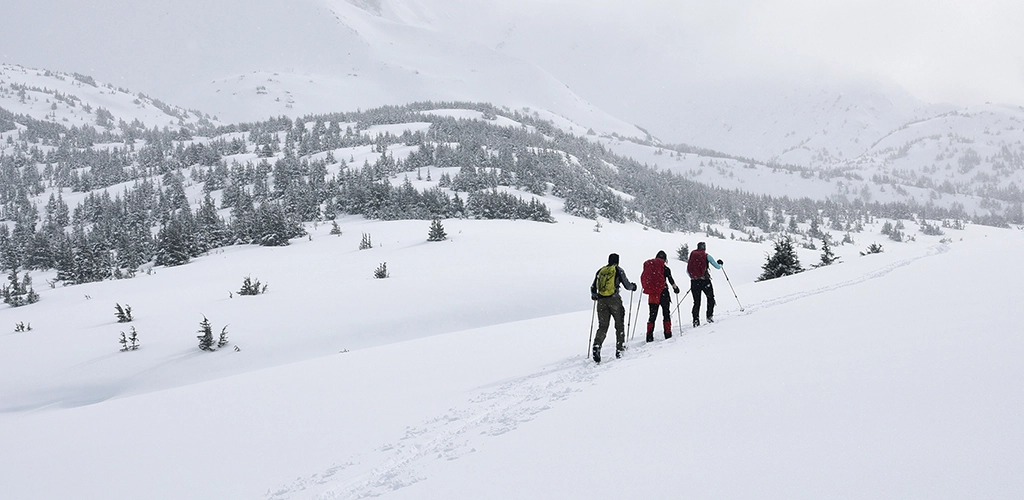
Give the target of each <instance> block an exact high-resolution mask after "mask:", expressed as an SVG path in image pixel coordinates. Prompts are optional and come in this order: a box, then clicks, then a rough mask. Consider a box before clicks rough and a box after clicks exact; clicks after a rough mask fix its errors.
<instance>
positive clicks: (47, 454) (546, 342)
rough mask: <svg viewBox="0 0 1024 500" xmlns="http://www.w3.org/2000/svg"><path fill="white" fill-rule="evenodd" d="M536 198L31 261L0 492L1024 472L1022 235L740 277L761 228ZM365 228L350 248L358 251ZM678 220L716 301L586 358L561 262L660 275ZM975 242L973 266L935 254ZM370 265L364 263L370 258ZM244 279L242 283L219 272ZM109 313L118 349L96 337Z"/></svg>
mask: <svg viewBox="0 0 1024 500" xmlns="http://www.w3.org/2000/svg"><path fill="white" fill-rule="evenodd" d="M556 216H557V217H558V219H559V221H560V222H559V223H558V224H554V225H551V224H540V223H534V222H525V221H519V222H510V221H469V220H446V221H444V224H445V229H446V230H447V232H448V234H449V236H450V238H449V240H447V241H443V242H436V243H428V242H426V241H425V239H426V234H427V224H426V223H425V222H415V221H395V222H372V221H366V220H363V219H361V218H346V219H343V220H341V222H340V226H341V228H342V230H343V233H342V235H340V236H335V235H332V234H329V233H330V231H329V229H330V228H329V227H328V226H325V225H321V226H319V227H316V228H314V227H311V228H310V230H311V235H310V237H308V238H302V239H297V240H295V241H293V244H292V245H290V246H288V247H281V248H261V247H251V246H243V247H233V248H229V249H227V250H225V251H223V252H215V253H213V254H212V255H209V256H206V257H202V258H199V259H196V260H194V261H193V262H192V263H190V264H188V265H184V266H180V267H175V268H158V269H156V271H155V272H154V273H152V274H149V275H141V276H139V277H138V278H136V279H132V280H121V281H107V282H101V283H92V284H86V285H79V286H73V287H66V288H56V289H49V288H48V287H46V286H45V285H44V283H45V282H46V281H45V276H38V277H37V280H36V283H37V289H38V291H39V294H40V296H41V300H40V301H39V302H38V303H36V304H32V305H28V306H24V307H21V308H2V309H0V325H8V328H10V327H13V326H14V325H17V324H28V325H29V326H30V328H31V330H28V331H21V332H12V331H11V330H8V332H7V333H4V334H2V335H0V356H2V359H0V370H2V373H0V402H2V409H0V424H2V425H0V443H2V444H3V446H2V447H0V449H3V452H0V496H3V497H5V498H19V499H43V498H62V497H75V498H81V499H93V498H95V499H101V498H102V499H106V498H143V497H144V498H153V499H160V498H184V497H188V498H196V499H205V498H210V499H213V498H216V499H228V498H231V499H234V498H239V499H244V498H253V499H255V498H266V499H307V498H309V499H313V498H366V497H369V496H382V497H384V498H418V499H421V498H481V497H487V498H510V499H511V498H538V497H548V496H550V497H556V498H575V497H580V496H583V497H587V498H622V497H623V496H633V497H639V498H658V497H675V496H686V497H712V496H713V497H718V498H751V497H773V498H781V497H785V498H821V497H829V496H839V497H858V498H860V497H901V498H963V497H965V496H974V495H977V496H981V497H989V498H993V497H999V498H1012V497H1016V496H1019V495H1020V494H1021V493H1024V483H1022V482H1021V479H1020V477H1019V475H1018V474H1016V470H1018V469H1019V468H1020V467H1021V466H1022V465H1024V455H1022V454H1021V451H1020V450H1021V449H1022V446H1021V445H1022V443H1021V440H1020V436H1019V433H1017V432H1016V429H1017V428H1018V427H1019V424H1020V422H1019V418H1018V416H1019V415H1020V413H1021V411H1022V409H1024V401H1022V400H1021V398H1020V395H1019V393H1018V392H1019V391H1016V389H1015V385H1014V383H1015V382H1014V381H1017V380H1020V378H1021V376H1022V375H1024V373H1022V372H1021V366H1020V363H1018V362H1017V360H1019V358H1020V357H1021V355H1024V344H1022V343H1021V341H1020V336H1019V335H1017V334H1016V331H1017V328H1016V317H1015V316H1014V314H1013V311H1015V310H1016V309H1015V305H1014V301H1015V300H1016V294H1015V293H1014V290H1015V287H1016V284H1017V283H1019V282H1020V280H1022V279H1024V268H1022V267H1021V266H1020V264H1019V259H1014V258H1012V257H1011V256H1012V255H1015V254H1016V252H1017V250H1018V249H1019V248H1020V246H1021V244H1022V240H1021V239H1022V233H1021V232H1020V231H1017V230H1004V229H994V228H986V227H977V226H969V227H968V228H967V229H965V230H959V231H958V230H949V229H947V230H946V234H945V235H943V236H928V235H924V234H919V233H916V232H913V236H915V237H916V239H915V241H912V242H909V243H892V242H885V244H884V249H885V250H884V252H883V253H879V254H870V255H868V256H861V255H860V254H859V252H861V251H863V250H864V248H865V247H866V246H867V245H868V244H870V243H872V242H876V241H883V240H884V237H883V236H881V235H879V234H878V231H879V224H880V223H881V222H882V221H878V222H877V223H876V224H874V225H871V226H869V227H867V228H866V229H865V232H864V233H859V234H858V235H856V236H855V237H856V239H857V242H856V244H854V245H845V246H838V247H836V253H837V254H838V255H840V256H841V257H842V259H843V260H842V262H841V263H838V264H833V265H832V266H828V267H824V268H820V269H814V270H809V271H806V272H804V273H802V274H798V275H795V276H790V277H786V278H780V279H776V280H770V281H765V282H754V278H755V277H756V276H757V275H758V274H759V273H760V266H761V264H762V263H763V262H764V255H765V253H766V252H767V251H769V250H770V246H769V245H768V244H767V243H765V244H753V243H744V242H737V241H730V240H719V239H708V238H707V237H706V236H705V235H703V234H700V235H695V234H686V233H676V234H666V233H660V232H657V231H650V230H645V229H644V228H642V227H641V226H639V225H636V224H607V225H605V226H604V228H603V229H602V230H601V231H600V232H595V231H594V230H593V223H592V221H588V220H585V219H577V218H574V217H571V216H568V215H566V214H562V213H557V214H556ZM363 233H367V234H372V236H373V240H374V241H375V242H378V244H377V246H376V247H375V248H372V249H367V250H358V249H357V246H358V242H359V238H360V235H361V234H363ZM908 233H911V231H908ZM837 236H838V235H837ZM704 240H706V241H708V249H709V252H710V253H711V254H713V255H714V256H715V257H716V258H721V259H723V260H724V261H725V263H726V271H727V272H728V278H729V281H726V279H725V278H726V277H725V275H723V274H722V273H721V272H718V271H715V272H714V280H715V281H714V283H715V286H716V291H717V298H718V303H719V305H718V307H717V311H718V312H717V314H716V318H717V319H718V321H717V322H716V323H715V324H713V325H706V326H701V327H700V328H697V329H693V328H691V327H689V326H683V325H680V322H679V321H676V322H675V325H674V329H675V331H676V333H677V334H680V335H677V336H676V337H675V338H673V339H672V340H670V341H664V340H661V338H660V333H661V328H660V325H659V328H658V330H657V332H658V340H657V341H656V342H655V343H653V344H645V343H644V342H642V341H641V340H640V339H642V333H641V334H640V336H638V337H635V338H634V340H632V341H631V342H630V349H629V351H627V353H626V356H625V357H624V358H623V359H621V360H615V359H610V360H607V361H606V362H604V363H602V364H601V365H596V366H595V365H594V364H593V362H592V361H589V360H588V359H587V358H586V357H585V353H586V350H587V349H586V347H587V336H588V330H589V329H590V327H591V324H590V321H591V318H590V316H591V314H588V313H590V312H591V310H590V309H591V302H590V300H589V296H588V292H587V287H588V286H589V284H590V281H591V280H592V278H593V273H594V271H595V270H596V269H597V268H598V267H599V266H600V265H602V264H603V263H604V261H605V257H606V255H607V253H609V252H612V251H614V252H618V253H620V254H621V255H622V266H623V268H624V269H625V270H626V272H627V275H628V276H629V278H630V279H632V280H636V279H638V278H639V271H640V268H641V263H642V261H643V260H645V259H647V258H650V257H651V256H653V254H654V253H655V252H656V251H657V250H659V249H664V250H666V251H667V252H668V253H669V254H670V255H672V256H673V258H672V259H671V260H670V262H669V265H670V267H672V269H673V270H674V271H675V273H676V274H677V275H678V274H680V273H682V271H683V263H682V262H679V261H678V260H675V258H674V254H675V251H674V250H675V249H676V248H677V247H678V246H679V245H681V244H684V243H686V244H689V246H690V247H691V248H692V247H694V246H695V244H696V242H697V241H704ZM799 252H800V258H801V260H802V261H803V263H804V265H805V266H809V265H810V264H812V263H814V262H816V261H817V257H818V252H816V251H811V250H806V249H800V251H799ZM981 260H984V261H985V262H986V265H984V266H981V267H978V266H974V269H973V270H972V274H973V275H974V276H975V278H976V279H972V280H968V281H964V280H961V279H959V278H957V275H956V273H951V272H950V269H955V268H957V267H958V266H961V264H962V263H964V262H978V261H981ZM382 262H386V263H387V268H388V269H389V271H390V277H389V278H387V279H373V269H374V268H375V267H377V266H378V265H379V264H380V263H382ZM245 276H251V277H252V278H256V279H258V280H260V281H261V282H262V283H265V284H267V285H268V288H267V291H266V293H265V294H261V295H257V296H240V295H238V294H237V290H238V287H239V286H240V285H241V283H242V279H243V278H244V277H245ZM730 284H731V285H732V286H733V287H734V288H735V293H736V296H735V297H734V296H733V292H732V289H731V288H730ZM951 290H957V292H956V293H951ZM625 297H626V300H627V301H629V300H630V299H631V298H632V299H633V305H634V306H635V305H636V304H637V302H636V300H637V299H639V298H640V297H639V296H637V295H633V296H630V295H629V294H626V295H625ZM115 303H116V304H121V305H126V304H127V305H130V306H131V309H132V312H133V316H134V321H132V322H131V323H126V324H119V323H117V322H116V319H115V315H114V312H115V310H114V305H115ZM690 303H691V302H690V300H689V298H686V299H684V300H683V306H684V309H685V310H684V311H682V312H681V313H677V314H679V315H681V317H682V319H683V321H682V323H683V324H684V325H685V323H687V322H688V318H687V316H688V308H689V306H690ZM741 304H742V306H743V310H742V311H741V310H740V305H741ZM631 309H632V312H631V313H630V318H631V319H632V321H633V322H635V321H636V318H637V317H638V314H637V310H636V309H635V308H632V307H631ZM641 309H645V308H641ZM643 315H645V313H643ZM204 316H205V317H206V318H208V319H209V321H210V323H211V324H212V327H213V329H214V333H215V335H216V333H217V332H219V331H220V330H221V328H222V327H225V326H226V328H227V331H228V339H227V340H228V343H227V345H226V346H225V347H224V348H222V349H219V350H217V351H216V352H203V351H200V350H199V349H198V348H197V340H196V335H197V330H198V329H199V326H200V322H201V321H202V320H203V318H204ZM131 327H134V328H135V329H136V331H137V332H138V335H139V338H140V339H141V340H140V343H141V347H140V349H139V350H137V351H129V352H118V349H119V345H118V337H119V332H121V331H128V329H129V328H131ZM641 328H642V327H641ZM236 346H237V348H238V349H237V350H236V349H235V347H236ZM605 347H606V354H608V353H609V352H610V351H607V349H610V344H607V345H606V346H605ZM607 357H609V358H610V357H611V356H610V355H609V356H607ZM53 467H60V470H61V473H60V474H54V473H53ZM737 478H742V480H737Z"/></svg>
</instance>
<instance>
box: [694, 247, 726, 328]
mask: <svg viewBox="0 0 1024 500" xmlns="http://www.w3.org/2000/svg"><path fill="white" fill-rule="evenodd" d="M686 262H687V264H686V274H688V275H690V292H691V293H693V311H692V312H693V326H700V294H701V292H704V294H705V295H707V296H708V312H707V319H708V323H714V322H715V320H714V315H715V290H714V288H712V287H711V273H710V272H709V268H708V264H710V265H712V266H714V267H715V269H721V268H722V264H724V263H723V262H722V261H721V260H718V261H716V260H715V258H714V257H712V256H711V255H710V254H708V253H707V251H706V245H704V242H703V241H702V242H700V243H697V249H696V250H694V251H692V252H690V258H689V259H687V261H686Z"/></svg>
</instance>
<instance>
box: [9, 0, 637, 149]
mask: <svg viewBox="0 0 1024 500" xmlns="http://www.w3.org/2000/svg"><path fill="white" fill-rule="evenodd" d="M354 3H357V4H361V5H363V3H361V2H354ZM117 4H118V2H115V3H108V4H104V6H102V7H101V8H93V7H87V6H83V5H80V4H78V3H77V2H66V1H60V2H54V3H52V4H47V5H44V6H37V5H32V6H27V5H26V6H24V7H23V6H12V9H14V14H15V15H14V16H5V19H19V22H18V23H13V24H11V23H7V22H6V21H0V28H2V29H3V30H4V31H5V32H7V33H10V35H9V36H10V38H12V39H13V40H14V41H13V42H12V43H13V44H14V45H13V46H12V47H10V50H9V51H5V54H4V59H3V61H4V62H13V63H19V64H26V65H31V66H35V67H46V68H55V69H61V70H64V71H69V72H78V73H83V74H85V73H87V74H90V75H91V76H94V77H96V78H98V79H100V80H104V81H112V82H115V84H116V85H119V86H122V85H123V86H128V87H131V88H132V89H133V90H135V91H142V92H147V93H152V94H157V95H160V96H162V98H164V99H167V100H168V101H169V102H174V103H178V104H180V105H184V106H187V107H189V108H195V109H200V110H202V111H203V112H205V113H209V114H210V115H213V116H215V117H217V118H218V119H220V120H222V121H225V122H239V121H254V120H262V119H266V118H268V117H271V116H278V115H289V116H293V117H294V116H298V115H303V114H309V113H328V112H340V111H348V110H354V109H359V108H363V109H365V108H370V107H377V106H382V105H395V104H398V105H400V104H406V103H409V102H414V101H427V100H430V101H481V102H491V103H494V104H496V105H498V106H506V107H509V108H512V109H515V110H519V111H522V110H523V108H529V109H543V110H546V111H549V112H552V113H555V114H557V115H561V116H565V117H567V118H568V119H571V120H574V121H577V122H579V123H582V124H585V126H587V127H593V128H595V129H598V130H601V131H604V132H606V133H613V132H614V133H618V134H621V135H625V136H637V137H644V136H645V134H644V133H642V132H641V131H639V130H638V129H636V128H635V127H634V126H632V125H630V124H627V123H625V122H623V121H621V120H619V119H617V118H615V117H612V116H611V115H609V114H607V113H606V112H604V111H602V110H601V109H599V108H597V107H596V106H594V105H592V104H591V103H589V102H587V101H586V100H585V99H583V98H581V97H580V96H578V95H577V94H575V93H574V92H573V91H572V90H571V89H569V88H568V87H566V85H565V84H564V83H562V82H559V81H558V80H557V79H555V78H553V77H552V76H551V75H550V74H549V73H548V72H546V71H545V70H544V69H542V68H540V67H538V66H537V65H535V64H533V63H531V62H529V61H527V60H522V59H519V58H515V57H511V56H508V55H504V54H501V53H499V52H495V51H493V50H492V49H490V48H487V47H484V46H481V45H479V44H476V43H473V42H469V41H466V40H464V39H463V38H462V37H461V36H459V35H458V34H457V33H445V32H440V31H436V30H432V29H430V28H429V27H424V26H418V25H411V24H404V23H398V22H395V21H393V20H390V19H386V18H383V17H380V16H378V15H376V13H375V12H373V10H374V9H372V8H371V9H369V10H366V9H364V8H361V7H359V6H356V5H354V4H353V3H349V2H346V1H344V0H332V1H326V0H325V1H321V0H300V1H296V2H290V3H289V4H288V7H287V8H286V9H285V8H282V6H281V5H278V4H274V3H271V2H257V3H252V2H240V1H237V0H220V1H217V2H202V3H198V2H195V1H194V0H171V1H169V2H162V3H160V4H136V3H131V4H130V5H129V4H125V5H122V6H120V8H123V10H127V11H130V12H131V14H130V15H129V16H128V17H127V18H122V17H121V16H118V15H116V14H114V13H115V12H117V11H118V10H119V7H118V5H117ZM373 4H374V2H370V3H369V4H366V5H373ZM196 12H202V13H203V15H199V16H197V15H195V13H196ZM113 19H117V22H116V23H115V24H116V25H117V26H125V25H129V26H132V29H131V30H124V29H120V28H115V27H114V26H113V25H111V23H112V22H113ZM32 20H38V22H37V23H34V22H31V21H32ZM40 24H46V25H47V26H48V27H53V29H56V30H58V31H64V32H65V33H64V34H63V36H66V37H71V38H75V39H76V40H78V43H76V44H75V47H74V48H73V50H70V51H66V50H62V51H49V50H45V48H42V47H40V46H39V44H37V43H35V41H36V40H38V38H39V37H40V36H44V35H41V34H40V33H39V32H38V31H32V30H34V28H31V29H30V28H27V26H36V25H40ZM171 26H188V27H189V28H188V29H186V30H175V29H169V27H171ZM102 27H109V28H110V29H107V30H104V33H105V36H104V37H93V36H89V35H88V34H86V33H81V31H82V30H93V29H97V28H102ZM29 41H31V42H29ZM111 46H116V47H117V48H116V50H113V48H112V47H111ZM171 63H174V64H171ZM181 68H187V71H182V70H181ZM121 82H124V83H123V84H122V83H121Z"/></svg>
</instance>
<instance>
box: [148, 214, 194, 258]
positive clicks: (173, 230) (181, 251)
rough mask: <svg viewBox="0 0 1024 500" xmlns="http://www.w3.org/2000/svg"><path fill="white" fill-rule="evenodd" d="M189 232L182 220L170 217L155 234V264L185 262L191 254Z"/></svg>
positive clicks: (191, 246)
mask: <svg viewBox="0 0 1024 500" xmlns="http://www.w3.org/2000/svg"><path fill="white" fill-rule="evenodd" d="M191 239H192V238H191V234H189V233H188V232H187V229H186V228H185V226H184V224H183V223H182V221H181V220H180V219H179V218H177V217H171V219H170V220H168V221H167V223H166V224H164V226H163V227H162V228H160V231H159V232H158V233H157V235H156V241H157V243H156V264H157V265H158V266H180V265H182V264H187V263H188V261H189V259H190V258H191V256H192V248H193V245H192V241H191Z"/></svg>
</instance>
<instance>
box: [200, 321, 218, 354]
mask: <svg viewBox="0 0 1024 500" xmlns="http://www.w3.org/2000/svg"><path fill="white" fill-rule="evenodd" d="M198 333H199V335H197V336H196V338H197V339H199V348H200V349H202V350H204V351H213V350H214V349H213V330H212V329H211V328H210V320H208V319H206V316H203V321H202V322H200V323H199V330H198Z"/></svg>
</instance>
